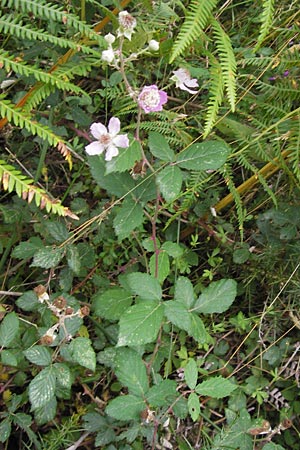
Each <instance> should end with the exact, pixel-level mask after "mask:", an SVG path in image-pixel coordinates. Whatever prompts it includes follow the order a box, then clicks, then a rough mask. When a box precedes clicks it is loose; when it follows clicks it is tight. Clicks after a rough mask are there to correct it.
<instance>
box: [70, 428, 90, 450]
mask: <svg viewBox="0 0 300 450" xmlns="http://www.w3.org/2000/svg"><path fill="white" fill-rule="evenodd" d="M89 434H90V432H89V431H86V432H85V433H83V435H82V436H81V437H80V438H79V439H78V441H76V442H75V443H74V444H73V445H71V447H68V448H66V450H76V448H78V447H79V446H80V444H81V442H83V441H84V440H85V438H86V437H87V436H88V435H89Z"/></svg>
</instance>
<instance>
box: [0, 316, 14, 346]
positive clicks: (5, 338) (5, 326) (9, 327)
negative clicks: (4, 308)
mask: <svg viewBox="0 0 300 450" xmlns="http://www.w3.org/2000/svg"><path fill="white" fill-rule="evenodd" d="M18 332H19V318H18V316H17V314H16V313H14V312H11V313H8V314H6V316H5V317H4V319H3V320H2V322H1V324H0V347H8V346H9V345H10V344H11V343H12V341H13V340H14V339H15V338H16V337H17V335H18Z"/></svg>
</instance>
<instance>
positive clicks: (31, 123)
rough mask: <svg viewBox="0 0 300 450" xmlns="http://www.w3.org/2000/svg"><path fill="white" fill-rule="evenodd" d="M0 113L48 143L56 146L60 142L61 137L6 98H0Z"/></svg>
mask: <svg viewBox="0 0 300 450" xmlns="http://www.w3.org/2000/svg"><path fill="white" fill-rule="evenodd" d="M0 115H1V117H5V118H7V120H8V121H9V122H13V123H14V124H15V125H16V126H19V127H21V128H25V129H26V130H27V131H29V132H30V133H31V134H36V135H37V136H39V137H40V138H42V139H44V140H45V141H48V142H49V144H50V145H54V146H57V145H59V144H60V143H61V139H59V138H58V137H57V136H56V135H55V134H54V133H53V131H51V130H50V128H48V127H46V126H45V125H42V124H41V123H39V122H36V121H35V120H33V119H32V118H31V117H30V116H29V115H28V114H26V113H24V111H22V110H21V109H20V108H16V107H15V105H14V104H13V103H11V102H10V101H9V100H7V99H3V98H2V99H1V98H0Z"/></svg>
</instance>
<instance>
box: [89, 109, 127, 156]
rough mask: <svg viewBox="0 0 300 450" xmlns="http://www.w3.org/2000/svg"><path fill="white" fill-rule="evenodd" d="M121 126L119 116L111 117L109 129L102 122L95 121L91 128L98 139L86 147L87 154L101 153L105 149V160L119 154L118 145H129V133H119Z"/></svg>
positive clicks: (123, 146) (122, 146) (124, 146)
mask: <svg viewBox="0 0 300 450" xmlns="http://www.w3.org/2000/svg"><path fill="white" fill-rule="evenodd" d="M120 127H121V124H120V120H119V119H118V118H117V117H112V118H111V119H110V121H109V122H108V130H107V128H106V127H105V126H104V125H103V124H102V123H99V122H95V123H93V124H92V125H91V128H90V130H91V134H92V135H93V137H94V138H95V139H97V141H95V142H92V143H91V144H89V145H87V146H86V147H85V151H86V152H87V154H88V155H90V156H94V155H101V154H102V153H103V152H104V151H105V152H106V153H105V161H111V159H112V158H113V157H114V156H117V155H118V154H119V150H118V147H121V148H127V147H129V139H128V137H127V134H119V131H120Z"/></svg>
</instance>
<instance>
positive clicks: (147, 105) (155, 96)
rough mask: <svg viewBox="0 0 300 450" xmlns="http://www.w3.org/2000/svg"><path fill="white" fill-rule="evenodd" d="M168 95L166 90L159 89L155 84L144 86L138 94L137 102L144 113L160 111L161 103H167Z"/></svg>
mask: <svg viewBox="0 0 300 450" xmlns="http://www.w3.org/2000/svg"><path fill="white" fill-rule="evenodd" d="M167 101H168V96H167V94H166V92H164V91H159V90H158V87H157V86H156V85H155V84H152V85H151V86H145V87H144V88H143V89H142V91H141V93H140V95H139V96H138V104H139V106H140V107H141V108H142V109H143V110H144V111H145V113H149V112H153V111H161V110H162V109H163V108H162V105H164V104H165V103H167Z"/></svg>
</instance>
